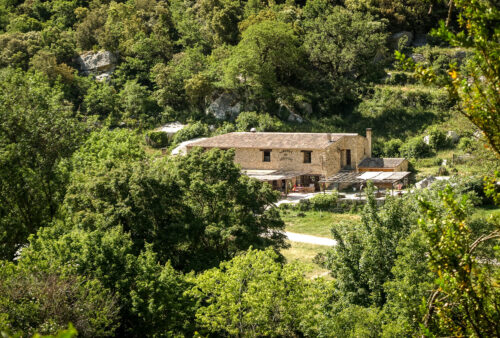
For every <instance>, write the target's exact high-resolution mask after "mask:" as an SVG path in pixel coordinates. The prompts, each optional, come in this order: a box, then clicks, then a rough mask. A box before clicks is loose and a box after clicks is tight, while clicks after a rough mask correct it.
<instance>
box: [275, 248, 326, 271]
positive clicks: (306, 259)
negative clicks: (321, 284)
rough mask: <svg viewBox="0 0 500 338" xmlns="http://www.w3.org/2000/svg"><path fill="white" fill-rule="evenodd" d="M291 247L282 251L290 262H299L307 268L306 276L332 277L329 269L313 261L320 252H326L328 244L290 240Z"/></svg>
mask: <svg viewBox="0 0 500 338" xmlns="http://www.w3.org/2000/svg"><path fill="white" fill-rule="evenodd" d="M290 244H291V247H290V248H289V249H286V250H283V251H281V253H282V254H283V256H285V258H286V260H287V262H288V263H291V262H298V263H299V264H300V265H302V266H303V267H304V269H305V270H306V276H307V277H309V278H315V277H324V278H326V279H331V276H330V274H329V273H328V270H326V269H323V268H322V267H320V266H319V265H318V264H316V263H314V262H313V259H314V257H315V256H316V255H317V254H318V253H320V252H326V250H328V247H327V246H322V245H314V244H307V243H298V242H290Z"/></svg>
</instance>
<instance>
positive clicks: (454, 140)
mask: <svg viewBox="0 0 500 338" xmlns="http://www.w3.org/2000/svg"><path fill="white" fill-rule="evenodd" d="M446 138H447V139H448V140H450V141H451V142H452V143H457V142H458V141H459V140H460V135H458V134H457V132H456V131H453V130H448V132H447V133H446Z"/></svg>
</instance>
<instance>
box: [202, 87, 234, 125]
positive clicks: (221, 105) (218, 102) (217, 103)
mask: <svg viewBox="0 0 500 338" xmlns="http://www.w3.org/2000/svg"><path fill="white" fill-rule="evenodd" d="M241 109H242V107H241V103H240V102H239V101H238V100H237V98H236V96H235V95H232V94H229V93H223V94H221V95H220V96H219V97H217V98H216V99H215V100H214V101H213V102H212V103H211V104H210V105H209V106H208V108H207V109H206V110H205V113H206V114H212V115H213V116H215V118H216V119H218V120H226V119H234V118H236V117H237V116H238V115H239V114H240V113H241Z"/></svg>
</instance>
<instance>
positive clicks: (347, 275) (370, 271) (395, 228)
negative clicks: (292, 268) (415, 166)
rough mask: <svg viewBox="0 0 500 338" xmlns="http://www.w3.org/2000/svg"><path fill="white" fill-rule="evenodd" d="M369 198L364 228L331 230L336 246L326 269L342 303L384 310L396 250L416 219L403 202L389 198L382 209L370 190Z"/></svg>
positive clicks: (329, 253)
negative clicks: (329, 272) (387, 284)
mask: <svg viewBox="0 0 500 338" xmlns="http://www.w3.org/2000/svg"><path fill="white" fill-rule="evenodd" d="M366 194H367V203H366V206H365V208H364V210H363V214H362V224H356V225H351V226H349V227H346V226H342V224H341V225H338V226H336V227H334V228H333V229H332V233H333V236H334V238H335V240H336V241H337V245H336V246H335V247H334V248H333V249H331V250H330V251H329V252H328V256H327V266H328V267H329V269H330V270H331V273H332V276H333V277H334V278H335V282H336V286H337V288H338V290H339V293H340V295H341V299H343V300H344V301H346V302H347V303H351V304H357V305H363V306H370V305H376V306H379V307H381V306H382V305H384V304H385V303H386V300H387V293H386V291H385V289H384V283H385V282H387V281H389V280H391V279H392V278H393V274H392V268H393V266H394V262H395V260H396V258H397V256H398V255H397V251H396V248H397V246H398V243H399V241H400V240H401V239H402V238H404V236H406V234H407V233H408V231H409V229H410V226H411V224H412V223H414V222H415V221H416V215H415V212H414V211H413V210H412V208H411V206H410V203H407V202H406V201H405V200H404V199H400V198H394V197H389V196H388V197H387V199H386V203H385V204H384V206H383V207H382V208H380V207H378V206H377V201H376V199H375V196H374V193H373V189H372V187H371V186H368V187H367V189H366Z"/></svg>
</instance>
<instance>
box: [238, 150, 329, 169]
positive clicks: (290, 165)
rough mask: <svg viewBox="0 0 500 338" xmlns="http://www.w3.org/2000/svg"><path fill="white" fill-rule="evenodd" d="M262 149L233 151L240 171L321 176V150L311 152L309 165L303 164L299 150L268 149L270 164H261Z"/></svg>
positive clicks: (301, 153) (302, 156)
mask: <svg viewBox="0 0 500 338" xmlns="http://www.w3.org/2000/svg"><path fill="white" fill-rule="evenodd" d="M262 150H263V149H256V148H250V149H247V148H239V149H236V150H235V157H234V160H235V162H236V163H238V164H240V165H241V167H242V169H263V170H278V169H281V170H286V171H300V172H304V173H310V174H315V175H322V167H323V166H322V158H323V157H324V156H323V155H324V151H323V150H311V149H303V150H308V151H311V163H304V153H303V152H302V151H301V150H299V149H269V150H271V162H263V157H264V152H263V151H262Z"/></svg>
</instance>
